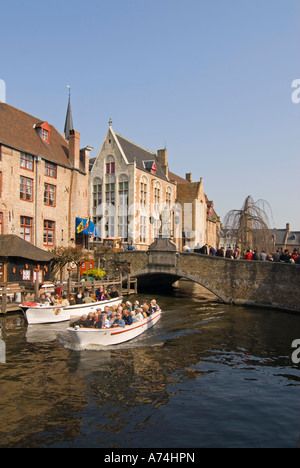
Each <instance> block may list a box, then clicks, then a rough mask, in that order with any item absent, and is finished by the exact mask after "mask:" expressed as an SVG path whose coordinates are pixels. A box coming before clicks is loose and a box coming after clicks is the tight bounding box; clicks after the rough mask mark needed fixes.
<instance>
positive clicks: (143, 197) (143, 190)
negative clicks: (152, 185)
mask: <svg viewBox="0 0 300 468" xmlns="http://www.w3.org/2000/svg"><path fill="white" fill-rule="evenodd" d="M147 193H148V179H147V177H145V176H143V177H142V180H141V185H140V205H141V208H144V207H146V206H147Z"/></svg>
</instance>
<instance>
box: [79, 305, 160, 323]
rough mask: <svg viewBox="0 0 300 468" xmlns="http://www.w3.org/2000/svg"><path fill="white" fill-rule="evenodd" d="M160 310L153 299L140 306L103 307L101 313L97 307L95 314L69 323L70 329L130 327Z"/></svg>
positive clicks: (91, 313) (86, 315) (83, 316)
mask: <svg viewBox="0 0 300 468" xmlns="http://www.w3.org/2000/svg"><path fill="white" fill-rule="evenodd" d="M158 310H160V307H159V305H158V304H157V302H156V300H155V299H152V301H151V302H150V303H149V304H148V303H147V302H146V301H145V302H144V303H143V304H141V305H140V303H139V301H135V302H134V303H133V304H132V303H131V302H129V301H127V302H126V303H120V304H119V305H115V306H108V305H107V306H105V307H104V310H103V311H102V309H101V307H97V308H96V310H95V312H90V313H89V314H83V315H82V316H81V317H80V319H79V320H76V321H74V322H71V323H70V325H71V326H72V327H79V328H95V329H100V328H114V327H122V328H124V327H125V326H126V325H132V324H133V323H135V322H141V321H142V320H144V319H145V318H147V317H149V316H150V315H152V314H153V313H154V312H157V311H158Z"/></svg>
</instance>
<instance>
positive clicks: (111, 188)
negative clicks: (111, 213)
mask: <svg viewBox="0 0 300 468" xmlns="http://www.w3.org/2000/svg"><path fill="white" fill-rule="evenodd" d="M105 201H106V203H110V204H111V205H114V204H115V184H106V195H105Z"/></svg>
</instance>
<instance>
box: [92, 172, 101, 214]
mask: <svg viewBox="0 0 300 468" xmlns="http://www.w3.org/2000/svg"><path fill="white" fill-rule="evenodd" d="M101 204H102V182H101V179H100V178H99V177H95V179H94V180H93V208H97V206H99V205H101Z"/></svg>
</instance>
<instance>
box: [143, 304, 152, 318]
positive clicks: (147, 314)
mask: <svg viewBox="0 0 300 468" xmlns="http://www.w3.org/2000/svg"><path fill="white" fill-rule="evenodd" d="M142 309H143V315H144V317H145V314H146V316H147V317H149V315H151V312H150V309H149V306H148V305H147V304H144V305H143V307H142Z"/></svg>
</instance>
